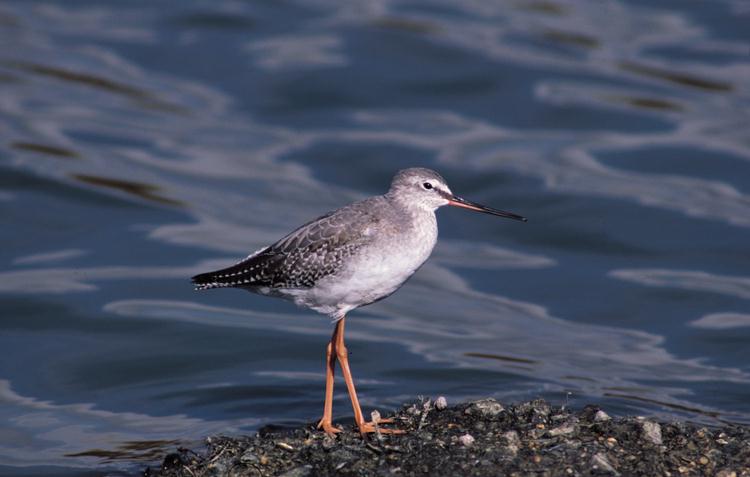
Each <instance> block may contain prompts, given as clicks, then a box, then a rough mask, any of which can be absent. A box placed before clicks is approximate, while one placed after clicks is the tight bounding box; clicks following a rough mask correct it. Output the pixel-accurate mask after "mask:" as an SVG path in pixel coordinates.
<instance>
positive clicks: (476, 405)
mask: <svg viewBox="0 0 750 477" xmlns="http://www.w3.org/2000/svg"><path fill="white" fill-rule="evenodd" d="M504 410H505V408H504V407H503V405H502V404H500V403H499V402H497V401H496V400H494V399H492V398H489V399H482V400H479V401H474V402H473V403H471V405H470V406H469V407H467V408H466V414H481V415H483V416H488V417H495V416H497V415H498V414H500V413H501V412H503V411H504Z"/></svg>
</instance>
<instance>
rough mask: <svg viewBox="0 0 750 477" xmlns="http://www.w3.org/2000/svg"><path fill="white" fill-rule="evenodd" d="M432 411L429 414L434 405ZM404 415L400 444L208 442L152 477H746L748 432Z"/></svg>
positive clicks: (272, 437) (464, 413) (280, 438)
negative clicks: (399, 476) (607, 476)
mask: <svg viewBox="0 0 750 477" xmlns="http://www.w3.org/2000/svg"><path fill="white" fill-rule="evenodd" d="M436 402H437V404H436ZM436 402H432V401H422V402H416V403H412V404H408V405H404V406H403V408H402V409H400V410H399V411H398V412H396V413H395V415H393V416H388V417H393V418H394V419H395V424H392V425H388V426H386V427H398V428H400V429H403V430H405V431H407V433H406V434H403V435H387V434H382V435H371V436H369V437H368V438H367V439H366V440H363V439H362V438H361V437H360V435H359V433H358V432H357V431H356V430H355V428H354V427H352V426H346V427H345V429H344V432H342V433H340V434H338V436H337V437H336V438H330V437H327V436H325V435H324V434H323V433H321V432H319V431H316V430H315V429H314V428H313V427H312V425H310V426H307V427H304V428H300V429H296V430H292V431H289V430H285V431H273V430H262V431H261V432H259V433H258V434H257V435H255V436H252V437H239V438H228V437H212V438H210V439H207V442H206V447H205V448H204V449H195V450H187V449H180V450H177V451H176V452H175V453H173V454H170V455H168V456H166V457H165V459H164V464H163V465H162V467H161V468H159V469H156V468H150V469H147V470H146V472H145V473H146V475H150V476H163V477H168V476H170V477H171V476H180V477H184V476H190V477H193V476H195V477H199V476H217V477H218V476H279V475H281V476H284V477H312V476H329V475H330V476H333V475H335V476H369V475H383V476H385V475H388V476H393V475H396V476H398V475H403V476H408V475H420V476H490V475H511V476H513V475H517V476H526V475H534V476H558V475H559V476H576V475H586V476H588V475H623V476H630V475H647V476H693V475H710V476H718V477H740V476H750V428H748V427H743V426H726V427H723V428H710V429H709V428H703V427H698V426H695V425H691V424H686V423H680V422H656V421H654V420H649V419H643V418H637V417H627V418H611V417H610V416H608V415H607V414H606V412H605V411H604V410H601V409H598V408H596V407H593V406H588V407H586V408H584V409H583V410H579V411H576V412H571V411H568V410H564V409H561V408H559V407H554V406H550V405H549V404H548V403H546V402H545V401H542V400H536V401H531V402H526V403H521V404H517V405H512V406H504V405H502V404H500V403H499V402H497V401H495V400H492V399H487V400H481V401H475V402H470V403H464V404H459V405H456V406H450V407H447V406H444V404H445V403H444V401H440V400H437V401H436Z"/></svg>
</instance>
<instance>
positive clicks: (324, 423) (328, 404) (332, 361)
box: [318, 326, 341, 436]
mask: <svg viewBox="0 0 750 477" xmlns="http://www.w3.org/2000/svg"><path fill="white" fill-rule="evenodd" d="M338 331H339V327H338V326H336V328H334V329H333V336H331V341H330V342H329V343H328V346H326V400H325V405H324V406H323V418H322V419H321V420H320V422H319V423H318V429H321V428H322V429H323V431H324V432H325V433H326V434H328V435H329V436H333V435H335V434H336V433H337V432H341V429H339V428H338V427H333V422H332V419H333V373H334V370H335V369H336V353H335V352H334V350H333V348H334V346H335V343H336V334H337V333H338Z"/></svg>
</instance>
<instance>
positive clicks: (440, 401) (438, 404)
mask: <svg viewBox="0 0 750 477" xmlns="http://www.w3.org/2000/svg"><path fill="white" fill-rule="evenodd" d="M447 407H448V401H447V400H446V399H445V396H438V398H437V399H435V409H437V410H438V411H442V410H443V409H445V408H447Z"/></svg>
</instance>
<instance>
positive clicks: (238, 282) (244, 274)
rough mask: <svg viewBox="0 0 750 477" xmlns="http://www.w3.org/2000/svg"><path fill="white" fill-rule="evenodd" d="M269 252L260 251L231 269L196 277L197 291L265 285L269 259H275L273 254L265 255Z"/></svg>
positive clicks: (194, 278) (194, 279)
mask: <svg viewBox="0 0 750 477" xmlns="http://www.w3.org/2000/svg"><path fill="white" fill-rule="evenodd" d="M267 250H268V249H267V248H266V249H262V250H259V251H257V252H255V253H253V254H251V255H250V256H249V257H247V258H246V259H244V260H242V261H241V262H239V263H235V264H234V265H232V266H231V267H227V268H222V269H221V270H214V271H212V272H206V273H201V274H199V275H196V276H194V277H193V278H192V281H193V284H194V285H195V289H196V290H209V289H211V288H229V287H252V286H254V285H255V286H258V285H263V284H265V283H264V282H265V279H266V276H265V274H264V273H263V271H264V269H266V268H267V266H268V263H269V258H270V259H273V255H272V254H269V255H265V254H264V252H266V251H267Z"/></svg>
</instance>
